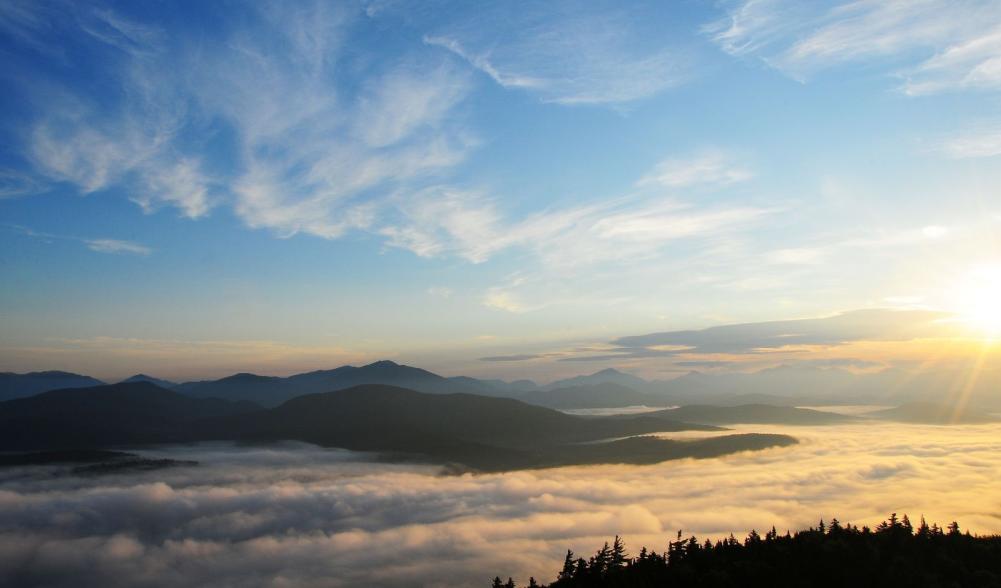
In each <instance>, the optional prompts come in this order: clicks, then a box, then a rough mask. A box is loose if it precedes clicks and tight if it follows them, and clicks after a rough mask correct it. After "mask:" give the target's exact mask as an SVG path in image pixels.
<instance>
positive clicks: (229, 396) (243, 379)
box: [173, 373, 305, 407]
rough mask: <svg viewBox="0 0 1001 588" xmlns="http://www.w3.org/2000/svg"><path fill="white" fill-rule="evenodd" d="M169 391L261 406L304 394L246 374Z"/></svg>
mask: <svg viewBox="0 0 1001 588" xmlns="http://www.w3.org/2000/svg"><path fill="white" fill-rule="evenodd" d="M173 389H174V390H175V391H177V392H179V393H181V394H184V395H186V396H189V397H192V398H222V399H225V400H233V401H246V402H253V403H255V404H259V405H261V406H265V407H269V406H277V405H279V404H281V403H282V402H285V401H286V400H288V399H289V398H294V397H295V396H298V395H299V394H305V392H300V391H298V389H297V388H296V387H295V386H294V385H292V384H290V383H289V382H288V380H287V379H286V378H279V377H275V376H258V375H257V374H247V373H240V374H233V375H232V376H227V377H225V378H221V379H218V380H206V381H202V382H185V383H183V384H178V385H176V386H174V388H173Z"/></svg>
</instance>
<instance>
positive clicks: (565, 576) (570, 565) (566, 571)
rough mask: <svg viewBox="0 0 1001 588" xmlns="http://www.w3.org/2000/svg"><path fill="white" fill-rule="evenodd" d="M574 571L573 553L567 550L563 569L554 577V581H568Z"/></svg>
mask: <svg viewBox="0 0 1001 588" xmlns="http://www.w3.org/2000/svg"><path fill="white" fill-rule="evenodd" d="M574 569H575V566H574V558H573V551H570V550H569V549H568V550H567V556H566V558H565V559H564V560H563V569H562V570H561V571H560V573H559V574H558V575H557V576H556V579H557V580H569V579H570V578H573V574H574Z"/></svg>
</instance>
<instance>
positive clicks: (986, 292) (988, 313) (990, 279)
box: [956, 263, 1001, 338]
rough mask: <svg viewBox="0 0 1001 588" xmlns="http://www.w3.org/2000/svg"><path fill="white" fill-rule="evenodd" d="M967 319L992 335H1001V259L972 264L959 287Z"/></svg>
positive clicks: (960, 305)
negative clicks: (995, 261) (993, 261)
mask: <svg viewBox="0 0 1001 588" xmlns="http://www.w3.org/2000/svg"><path fill="white" fill-rule="evenodd" d="M957 293H958V295H957V296H956V299H957V300H956V306H957V308H956V309H957V310H958V311H959V313H960V315H961V316H962V317H963V319H964V321H965V322H966V323H967V324H968V325H969V326H970V327H971V328H973V329H975V330H976V331H978V332H980V333H982V334H985V335H988V336H990V337H991V338H994V337H1001V263H995V264H989V265H982V266H977V267H974V268H972V269H971V270H970V271H969V273H968V274H967V276H966V279H964V280H963V281H962V282H961V283H960V284H959V285H958V288H957Z"/></svg>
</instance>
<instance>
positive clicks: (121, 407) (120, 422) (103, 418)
mask: <svg viewBox="0 0 1001 588" xmlns="http://www.w3.org/2000/svg"><path fill="white" fill-rule="evenodd" d="M254 410H260V407H258V406H256V405H253V404H250V403H246V402H230V401H227V400H219V399H216V398H212V399H204V400H202V399H195V398H189V397H187V396H184V395H183V394H178V393H176V392H172V391H170V390H165V389H163V388H160V387H158V386H156V385H154V384H150V383H148V382H134V383H128V384H111V385H102V386H96V387H93V388H68V389H63V390H52V391H49V392H43V393H41V394H38V395H36V396H32V397H30V398H18V399H15V400H8V401H6V402H0V447H3V448H4V449H5V450H13V449H90V448H100V447H107V446H110V445H123V444H132V443H165V442H178V441H191V440H193V438H192V436H191V431H190V424H191V422H193V421H195V420H197V419H204V418H207V417H213V416H220V415H227V414H238V413H246V412H249V411H254Z"/></svg>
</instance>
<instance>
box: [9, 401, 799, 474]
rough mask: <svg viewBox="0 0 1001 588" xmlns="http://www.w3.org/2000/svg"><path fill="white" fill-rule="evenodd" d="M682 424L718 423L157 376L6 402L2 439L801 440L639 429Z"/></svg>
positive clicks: (455, 454)
mask: <svg viewBox="0 0 1001 588" xmlns="http://www.w3.org/2000/svg"><path fill="white" fill-rule="evenodd" d="M682 430H705V431H713V430H717V428H716V427H713V426H709V425H696V424H688V423H682V422H677V421H674V420H671V419H668V418H664V417H647V416H644V415H638V416H633V417H578V416H571V415H567V414H564V413H561V412H559V411H555V410H552V409H548V408H543V407H539V406H532V405H529V404H526V403H524V402H520V401H518V400H513V399H508V398H490V397H486V396H477V395H473V394H426V393H423V392H417V391H413V390H407V389H404V388H399V387H395V386H384V385H373V384H367V385H361V386H355V387H352V388H348V389H346V390H340V391H334V392H327V393H322V394H308V395H304V396H300V397H297V398H294V399H292V400H290V401H288V402H286V403H284V404H282V405H281V406H278V407H276V408H272V409H261V408H259V407H257V406H255V405H253V404H250V403H246V402H231V401H227V400H221V399H215V398H209V399H198V398H191V397H187V396H184V395H183V394H179V393H177V392H174V391H171V390H165V389H163V388H160V387H157V386H155V385H153V384H150V383H148V382H136V383H128V384H114V385H110V386H98V387H94V388H82V389H67V390H56V391H51V392H45V393H42V394H39V395H37V396H34V397H31V398H22V399H16V400H10V401H7V402H2V403H0V446H2V447H3V448H4V449H7V450H33V451H39V450H50V451H51V450H62V451H66V450H79V449H102V448H104V449H107V448H113V447H116V446H121V445H141V444H150V443H172V442H189V441H206V440H234V441H252V442H269V441H278V440H284V439H290V440H300V441H305V442H309V443H315V444H319V445H323V446H328V447H342V448H345V449H353V450H359V451H377V452H381V453H383V454H386V455H390V456H394V455H395V456H397V457H401V458H406V459H415V458H419V459H425V460H431V461H435V462H439V463H443V462H451V463H457V464H461V465H463V466H467V467H472V468H474V469H478V470H485V471H491V470H505V469H520V468H531V467H548V466H556V465H569V464H583V463H651V462H655V461H660V460H664V459H674V458H678V457H707V456H712V455H720V454H722V453H729V452H733V451H742V450H751V449H760V448H763V447H771V446H780V445H787V444H790V443H794V442H795V440H794V439H792V438H790V437H786V436H781V435H779V436H774V435H766V436H760V435H724V436H722V437H711V438H709V439H702V440H698V441H684V442H681V441H668V440H663V439H657V438H653V437H649V438H636V437H634V436H636V435H643V434H647V433H655V432H670V431H682ZM614 439H620V440H614ZM609 440H612V441H609Z"/></svg>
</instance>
